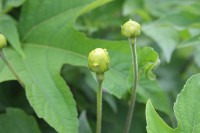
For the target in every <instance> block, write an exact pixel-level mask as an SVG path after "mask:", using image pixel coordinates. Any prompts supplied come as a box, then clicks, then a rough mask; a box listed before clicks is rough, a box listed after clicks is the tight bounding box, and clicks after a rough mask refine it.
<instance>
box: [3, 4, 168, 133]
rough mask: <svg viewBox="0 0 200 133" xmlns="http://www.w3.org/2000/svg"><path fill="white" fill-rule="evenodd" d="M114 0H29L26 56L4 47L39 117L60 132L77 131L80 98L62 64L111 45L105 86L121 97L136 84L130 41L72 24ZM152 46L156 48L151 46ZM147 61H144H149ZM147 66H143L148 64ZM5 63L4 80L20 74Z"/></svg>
mask: <svg viewBox="0 0 200 133" xmlns="http://www.w3.org/2000/svg"><path fill="white" fill-rule="evenodd" d="M109 1H110V0H97V1H92V0H84V1H81V0H76V1H66V0H61V1H59V2H56V1H55V0H48V1H47V0H42V1H41V0H34V1H27V2H26V3H25V4H24V6H23V8H22V12H21V16H20V23H19V29H20V38H21V39H22V42H23V50H24V53H25V56H26V58H24V59H23V58H21V56H19V55H18V54H17V53H16V52H15V51H14V50H12V49H9V48H8V49H6V50H5V52H6V55H7V57H8V59H9V62H10V63H11V65H12V66H13V67H14V69H15V71H16V73H17V74H18V75H19V77H20V79H21V80H22V81H23V82H24V86H25V89H26V95H27V98H28V100H29V102H30V104H31V106H32V107H33V108H34V110H35V111H36V113H37V115H38V116H39V117H42V118H44V119H45V120H46V121H47V122H48V123H49V124H50V125H51V126H52V127H54V128H55V129H56V130H57V131H58V132H60V133H64V132H70V133H77V132H78V119H77V111H76V104H75V101H74V99H73V96H72V94H71V91H70V89H69V87H68V86H67V85H66V83H65V81H64V80H63V78H62V77H61V76H60V70H61V67H62V66H63V64H70V65H76V66H85V67H87V55H88V53H89V52H90V51H91V50H93V49H94V48H96V47H103V48H107V50H108V52H109V54H110V56H111V69H110V70H109V71H108V72H107V73H106V74H105V76H106V80H105V82H104V84H103V88H105V89H106V91H107V92H108V93H110V94H113V95H115V96H116V97H118V98H122V97H124V96H126V95H127V94H128V93H129V90H130V89H131V86H130V84H129V82H128V79H129V74H130V73H131V72H130V70H131V69H130V68H131V54H130V49H129V46H128V42H124V41H105V40H98V39H89V38H87V37H86V36H85V35H84V34H82V33H80V32H78V31H76V30H75V29H74V27H73V25H74V22H75V20H76V18H77V17H78V16H79V15H80V14H83V13H84V12H86V11H89V10H91V9H93V8H95V7H97V6H100V5H102V4H104V3H106V2H109ZM119 27H120V26H119ZM147 49H148V48H147ZM147 51H148V50H147ZM148 52H149V55H151V54H152V50H149V51H148ZM152 58H153V59H151V58H150V59H151V61H153V62H151V63H150V64H155V62H154V61H157V58H155V59H154V56H152ZM148 61H149V60H147V62H146V63H144V66H146V64H149V62H148ZM144 66H141V68H142V69H146V67H144ZM147 66H148V69H146V72H149V71H151V69H152V67H149V65H147ZM151 66H152V65H151ZM0 68H1V75H0V81H5V80H12V79H15V78H14V77H13V76H12V75H11V73H10V72H9V70H8V68H7V67H6V66H4V65H3V64H2V62H0ZM149 68H150V69H149ZM144 96H145V95H144ZM148 96H149V95H148ZM165 102H167V101H165ZM155 104H156V103H155Z"/></svg>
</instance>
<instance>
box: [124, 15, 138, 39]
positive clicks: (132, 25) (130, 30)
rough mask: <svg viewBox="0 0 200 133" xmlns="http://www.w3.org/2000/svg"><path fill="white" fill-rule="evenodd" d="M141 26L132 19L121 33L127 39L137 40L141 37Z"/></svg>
mask: <svg viewBox="0 0 200 133" xmlns="http://www.w3.org/2000/svg"><path fill="white" fill-rule="evenodd" d="M140 32H141V26H140V24H139V23H138V22H136V21H132V20H131V19H130V20H129V21H127V22H126V23H125V24H124V25H122V26H121V33H122V35H124V36H125V37H128V38H135V37H137V36H139V35H140Z"/></svg>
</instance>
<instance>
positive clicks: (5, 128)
mask: <svg viewBox="0 0 200 133" xmlns="http://www.w3.org/2000/svg"><path fill="white" fill-rule="evenodd" d="M0 129H1V131H0V132H1V133H3V132H4V133H41V131H40V129H39V127H38V125H37V122H36V120H35V119H34V117H32V116H28V115H27V114H26V113H24V112H23V111H22V110H20V109H14V108H8V109H7V110H6V113H5V114H1V115H0Z"/></svg>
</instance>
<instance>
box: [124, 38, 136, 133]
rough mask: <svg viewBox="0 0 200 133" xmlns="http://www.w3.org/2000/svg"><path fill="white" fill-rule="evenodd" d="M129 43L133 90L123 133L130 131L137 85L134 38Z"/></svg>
mask: <svg viewBox="0 0 200 133" xmlns="http://www.w3.org/2000/svg"><path fill="white" fill-rule="evenodd" d="M129 41H130V47H131V51H132V64H133V89H132V94H131V101H130V105H129V110H128V115H127V119H126V124H125V129H124V133H129V130H130V126H131V122H132V117H133V111H134V107H135V100H136V89H137V84H138V61H137V50H136V38H134V39H132V38H130V39H129Z"/></svg>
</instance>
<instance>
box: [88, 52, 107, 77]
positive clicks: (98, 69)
mask: <svg viewBox="0 0 200 133" xmlns="http://www.w3.org/2000/svg"><path fill="white" fill-rule="evenodd" d="M109 66H110V57H109V55H108V52H107V51H106V49H102V48H96V49H95V50H93V51H91V52H90V53H89V56H88V67H89V69H90V70H91V71H93V72H95V73H97V74H102V73H104V72H106V71H107V70H108V69H109Z"/></svg>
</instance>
